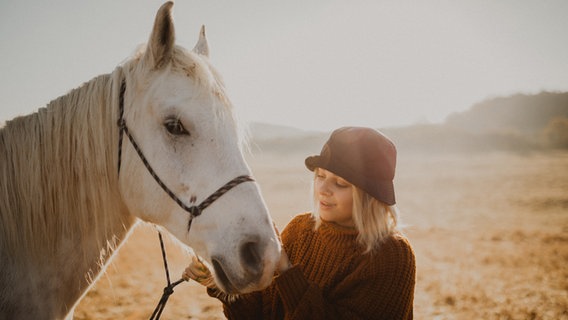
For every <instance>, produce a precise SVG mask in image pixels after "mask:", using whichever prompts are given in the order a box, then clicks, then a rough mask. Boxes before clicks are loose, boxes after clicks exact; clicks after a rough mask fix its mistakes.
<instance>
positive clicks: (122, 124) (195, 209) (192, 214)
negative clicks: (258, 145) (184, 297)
mask: <svg viewBox="0 0 568 320" xmlns="http://www.w3.org/2000/svg"><path fill="white" fill-rule="evenodd" d="M125 92H126V81H124V80H123V81H122V84H121V86H120V96H119V99H118V101H119V106H118V108H119V119H118V122H117V125H118V127H119V137H118V176H119V178H120V165H121V160H122V140H123V135H124V134H126V136H127V137H128V140H130V143H131V144H132V146H133V147H134V150H136V153H137V154H138V156H139V157H140V159H141V160H142V163H144V166H145V167H146V169H147V170H148V172H150V174H151V175H152V177H153V178H154V180H156V182H157V183H158V185H159V186H160V187H162V189H163V190H164V191H165V192H166V194H168V195H169V196H170V198H172V199H173V200H174V201H175V202H176V203H177V204H178V205H179V206H180V207H181V208H182V209H184V210H185V211H187V212H188V213H189V222H188V224H187V232H188V233H189V231H190V230H191V223H192V222H193V219H194V218H196V217H198V216H199V215H201V213H202V212H203V210H205V209H206V208H207V207H209V205H211V204H212V203H213V202H215V200H217V199H219V198H220V197H221V196H222V195H224V194H225V193H227V191H229V190H231V189H232V188H234V187H235V186H237V185H239V184H241V183H243V182H247V181H254V179H253V178H252V177H250V176H248V175H242V176H238V177H236V178H234V179H233V180H231V181H229V182H227V183H226V184H225V185H224V186H222V187H221V188H219V189H217V191H215V192H213V193H212V194H211V195H210V196H209V197H207V198H206V199H205V200H203V201H202V202H201V203H200V204H199V205H197V206H195V205H193V206H191V207H189V206H187V205H186V204H185V203H183V201H181V199H180V198H178V197H177V196H176V195H175V193H174V192H173V191H171V190H170V189H169V188H168V187H167V186H166V184H165V183H164V182H163V181H162V179H160V177H159V176H158V175H157V174H156V172H155V171H154V169H153V168H152V166H151V165H150V163H149V162H148V160H147V159H146V157H145V156H144V153H143V152H142V150H141V149H140V147H139V146H138V144H137V143H136V141H135V140H134V137H132V135H131V134H130V131H129V130H128V127H127V126H126V120H124V93H125ZM158 237H159V239H160V248H161V249H162V258H163V260H164V268H165V270H166V280H167V286H166V287H165V288H164V293H163V294H162V297H161V298H160V301H159V302H158V305H157V306H156V309H154V312H153V313H152V316H151V317H150V320H158V319H160V315H161V314H162V311H163V310H164V308H165V307H166V303H167V302H168V299H169V297H170V295H171V294H172V293H174V287H175V286H177V285H178V284H180V283H182V282H183V281H184V280H183V279H180V280H178V281H176V282H174V283H171V281H170V271H169V270H168V261H167V258H166V249H165V247H164V241H163V239H162V234H161V232H160V231H158Z"/></svg>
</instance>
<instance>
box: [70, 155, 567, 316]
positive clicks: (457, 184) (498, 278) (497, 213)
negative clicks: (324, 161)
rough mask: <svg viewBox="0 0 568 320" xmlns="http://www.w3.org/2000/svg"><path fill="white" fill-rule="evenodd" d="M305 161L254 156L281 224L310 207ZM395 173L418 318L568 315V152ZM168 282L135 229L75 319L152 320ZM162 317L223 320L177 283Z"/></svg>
mask: <svg viewBox="0 0 568 320" xmlns="http://www.w3.org/2000/svg"><path fill="white" fill-rule="evenodd" d="M317 151H319V149H318V150H314V153H315V152H317ZM305 155H306V154H302V155H297V154H290V153H286V152H279V153H276V152H274V151H271V152H270V153H264V154H262V153H256V154H255V155H254V156H251V157H250V161H249V163H250V165H251V167H252V169H253V172H254V174H255V176H256V178H257V180H258V181H259V183H260V186H261V188H262V191H263V195H264V197H265V199H266V202H267V205H268V207H269V209H270V210H271V213H272V215H273V218H274V220H275V221H276V223H277V225H278V226H279V227H280V228H283V227H284V226H285V224H286V222H287V221H288V220H290V218H291V217H292V216H293V215H294V214H296V213H300V212H303V211H307V210H309V209H310V192H309V190H310V181H311V175H310V173H309V172H308V171H307V170H306V169H305V168H304V166H303V159H304V156H305ZM397 170H398V171H397V177H396V180H395V183H396V188H397V192H398V193H397V201H398V203H399V208H400V209H401V212H402V219H403V221H404V223H405V225H406V229H405V230H406V234H407V235H408V237H409V239H410V241H411V242H412V244H413V246H414V249H415V253H416V259H417V268H418V269H417V284H416V292H415V318H416V319H568V267H567V266H568V153H555V154H547V155H542V154H533V155H522V156H521V155H508V154H490V155H467V156H466V155H461V156H458V155H452V156H423V155H411V154H406V155H405V154H404V153H402V152H401V154H400V155H399V164H398V168H397ZM167 252H168V258H169V260H170V262H169V263H170V269H171V273H172V278H174V279H172V280H177V279H178V278H179V276H180V275H181V272H182V270H183V268H184V266H185V264H186V263H187V261H188V260H187V257H186V255H185V253H184V251H183V250H182V249H181V248H179V247H178V246H177V245H176V244H175V242H174V241H173V240H170V239H168V240H167ZM164 285H165V275H164V271H163V265H162V260H161V254H160V249H159V243H158V237H157V234H156V231H155V228H154V227H152V226H150V225H147V224H141V225H139V227H138V228H136V229H135V231H134V232H133V233H132V236H131V237H130V238H129V240H128V241H127V242H126V244H125V245H124V246H123V247H122V248H121V250H120V252H119V254H118V256H117V257H116V259H114V260H113V262H112V264H111V266H110V267H109V268H108V270H107V272H106V274H105V275H103V276H102V277H101V278H100V279H99V281H98V282H97V283H96V284H95V285H94V286H93V288H92V290H91V291H90V292H89V293H88V294H87V296H86V297H85V298H84V299H83V301H82V302H81V303H80V304H79V306H78V307H77V309H76V311H75V318H76V319H147V318H148V317H149V316H150V314H151V313H152V310H153V309H154V307H155V305H156V303H157V302H158V299H159V298H160V295H161V292H162V288H163V287H164ZM162 319H223V315H222V312H221V305H220V303H218V302H217V301H216V300H215V299H213V298H210V297H209V296H207V294H206V293H205V290H204V289H203V288H201V287H200V286H199V285H197V284H195V283H182V284H181V285H179V286H178V287H177V288H176V289H175V293H174V294H173V295H172V296H171V297H170V300H169V302H168V305H167V307H166V310H165V312H164V314H163V316H162Z"/></svg>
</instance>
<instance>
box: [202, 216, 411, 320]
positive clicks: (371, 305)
mask: <svg viewBox="0 0 568 320" xmlns="http://www.w3.org/2000/svg"><path fill="white" fill-rule="evenodd" d="M282 242H283V245H284V248H285V249H286V252H287V254H288V257H289V259H290V262H291V263H292V265H293V267H292V268H290V269H289V270H288V271H286V272H284V273H283V274H281V275H279V276H277V277H275V279H274V281H273V283H272V284H271V285H270V286H269V287H268V288H267V289H265V290H264V291H261V292H254V293H251V294H247V295H242V296H240V297H239V298H237V299H236V300H234V301H227V300H224V299H221V300H222V301H223V309H224V312H225V315H226V316H227V318H229V319H310V320H318V319H412V317H413V300H414V285H415V279H416V264H415V258H414V253H413V251H412V247H411V246H410V244H409V242H408V240H407V239H406V238H404V237H403V236H401V235H395V236H392V237H390V238H388V239H387V240H386V241H385V242H383V243H381V246H380V248H379V249H378V250H375V251H373V252H371V253H366V254H363V251H364V250H363V248H362V246H361V245H360V244H359V243H358V242H357V231H355V230H353V229H346V228H342V227H340V226H338V225H336V224H333V223H328V222H322V225H321V226H320V227H319V229H318V230H314V220H313V218H312V216H311V214H309V213H306V214H301V215H298V216H296V217H295V218H294V219H293V220H292V221H290V223H289V224H288V225H287V226H286V228H285V229H284V230H283V232H282ZM208 293H209V295H211V296H213V297H218V296H219V295H218V292H217V290H215V289H208Z"/></svg>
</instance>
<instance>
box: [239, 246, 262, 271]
mask: <svg viewBox="0 0 568 320" xmlns="http://www.w3.org/2000/svg"><path fill="white" fill-rule="evenodd" d="M240 254H241V262H242V264H243V267H245V270H247V271H248V272H249V273H252V274H255V275H256V274H259V273H261V272H262V258H261V255H260V248H259V245H258V242H257V241H246V242H244V243H243V244H242V245H241V248H240Z"/></svg>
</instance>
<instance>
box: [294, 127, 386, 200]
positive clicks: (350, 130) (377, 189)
mask: <svg viewBox="0 0 568 320" xmlns="http://www.w3.org/2000/svg"><path fill="white" fill-rule="evenodd" d="M305 164H306V167H307V168H308V169H309V170H310V171H314V169H315V168H323V169H326V170H328V171H331V172H333V173H334V174H336V175H338V176H340V177H342V178H343V179H345V180H347V181H349V182H350V183H352V184H353V185H355V186H357V187H358V188H360V189H362V190H364V191H365V192H367V193H368V194H369V195H371V196H372V197H374V198H375V199H377V200H379V201H381V202H384V203H386V204H387V205H394V204H395V203H396V201H395V196H394V185H393V179H394V172H395V168H396V147H395V145H394V143H393V142H392V141H391V140H390V139H389V138H387V137H386V136H385V135H383V134H382V133H381V132H379V131H377V130H374V129H370V128H362V127H343V128H339V129H337V130H335V131H333V132H332V134H331V136H330V137H329V140H327V142H326V143H325V144H324V146H323V148H322V149H321V152H320V154H319V155H316V156H311V157H307V158H306V160H305Z"/></svg>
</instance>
